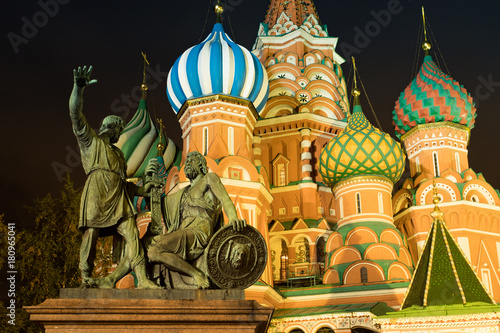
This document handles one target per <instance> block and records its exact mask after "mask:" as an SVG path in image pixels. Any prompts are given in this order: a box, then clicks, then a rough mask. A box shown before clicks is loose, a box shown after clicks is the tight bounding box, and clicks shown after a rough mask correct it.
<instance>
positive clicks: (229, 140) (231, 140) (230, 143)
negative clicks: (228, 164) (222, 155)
mask: <svg viewBox="0 0 500 333" xmlns="http://www.w3.org/2000/svg"><path fill="white" fill-rule="evenodd" d="M227 150H228V153H229V155H234V128H232V127H229V128H228V129H227Z"/></svg>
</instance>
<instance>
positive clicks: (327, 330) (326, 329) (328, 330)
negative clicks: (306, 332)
mask: <svg viewBox="0 0 500 333" xmlns="http://www.w3.org/2000/svg"><path fill="white" fill-rule="evenodd" d="M316 333H335V331H334V330H332V329H331V328H330V327H321V328H320V329H319V330H317V331H316Z"/></svg>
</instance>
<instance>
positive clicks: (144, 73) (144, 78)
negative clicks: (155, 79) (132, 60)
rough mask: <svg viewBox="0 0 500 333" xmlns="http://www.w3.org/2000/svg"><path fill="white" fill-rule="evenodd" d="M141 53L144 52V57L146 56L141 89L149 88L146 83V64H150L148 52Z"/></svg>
mask: <svg viewBox="0 0 500 333" xmlns="http://www.w3.org/2000/svg"><path fill="white" fill-rule="evenodd" d="M141 54H142V57H143V58H144V69H143V71H142V85H141V89H142V90H148V86H147V85H146V66H149V61H148V58H147V57H146V54H145V53H144V52H141Z"/></svg>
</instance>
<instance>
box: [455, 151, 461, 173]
mask: <svg viewBox="0 0 500 333" xmlns="http://www.w3.org/2000/svg"><path fill="white" fill-rule="evenodd" d="M455 164H456V167H457V172H458V173H460V172H462V171H461V169H460V155H458V153H455Z"/></svg>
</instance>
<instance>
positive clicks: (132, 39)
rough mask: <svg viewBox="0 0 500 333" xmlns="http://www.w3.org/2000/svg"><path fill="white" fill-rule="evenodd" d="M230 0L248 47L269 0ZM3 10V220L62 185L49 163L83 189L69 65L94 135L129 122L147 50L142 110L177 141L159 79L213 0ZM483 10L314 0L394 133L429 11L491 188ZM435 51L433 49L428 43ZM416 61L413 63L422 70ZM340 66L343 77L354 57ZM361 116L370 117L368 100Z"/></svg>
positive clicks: (494, 151) (491, 66)
mask: <svg viewBox="0 0 500 333" xmlns="http://www.w3.org/2000/svg"><path fill="white" fill-rule="evenodd" d="M226 2H227V7H228V8H227V10H226V13H225V19H224V27H225V30H226V33H228V35H229V36H230V37H232V38H233V39H234V40H235V41H236V42H237V43H238V44H240V45H243V46H245V47H246V48H248V49H251V48H252V46H253V43H254V41H255V38H256V35H257V30H258V27H259V23H260V22H262V21H263V20H264V17H265V14H266V11H267V8H268V5H269V3H270V0H226ZM3 3H4V5H6V6H5V7H4V9H3V10H2V13H1V14H0V15H1V22H2V29H3V36H4V37H3V41H2V44H1V45H2V51H1V52H2V53H1V54H2V62H1V65H0V66H1V74H2V86H3V87H2V89H1V92H2V97H3V98H2V103H1V110H2V112H1V114H2V122H1V130H0V135H1V140H2V145H1V147H2V148H1V152H2V163H1V166H0V188H1V195H0V202H1V203H0V213H1V212H4V213H5V214H6V220H7V221H9V222H18V223H21V224H24V223H26V221H28V220H27V217H26V214H25V213H24V208H23V205H26V204H30V203H31V202H32V201H33V199H34V198H35V197H37V196H43V195H45V194H47V193H54V194H57V192H58V191H59V190H60V189H61V188H62V183H61V182H60V180H59V177H58V174H57V173H56V172H55V170H54V166H57V167H58V168H59V169H58V170H59V171H60V170H61V168H63V167H67V168H68V170H69V171H70V174H71V177H72V179H73V180H74V181H75V183H76V185H78V186H82V185H83V184H84V181H85V175H84V173H83V169H82V167H81V165H80V163H79V158H78V156H77V155H75V152H76V151H77V144H76V139H75V138H74V136H73V134H72V131H71V124H70V120H69V115H68V106H67V105H68V99H69V95H70V92H71V89H72V86H73V77H72V70H73V68H76V67H77V66H83V65H93V66H94V72H93V75H92V76H93V78H95V79H97V80H98V81H99V82H98V83H97V84H95V85H92V86H91V87H89V88H87V89H86V91H85V106H84V113H85V115H86V116H87V119H88V120H89V122H90V123H91V124H92V125H93V127H94V128H98V127H99V125H100V121H101V120H102V119H103V118H104V117H105V116H106V115H108V114H118V115H120V116H122V117H123V118H124V119H125V120H126V121H129V120H130V119H131V117H132V115H133V113H134V112H135V108H136V106H137V99H138V95H137V92H138V87H139V85H140V83H141V81H142V56H141V51H143V52H145V53H147V55H148V58H149V61H150V64H151V68H150V70H149V73H150V74H151V75H150V77H149V82H148V83H149V86H150V91H149V110H150V113H151V114H152V115H153V116H155V115H156V116H157V117H158V118H162V119H163V120H164V123H166V124H168V125H167V126H168V127H167V134H168V136H169V137H170V138H172V139H173V140H174V141H175V142H176V143H177V144H178V145H179V146H180V145H181V141H180V129H179V126H178V123H177V121H176V118H175V114H174V113H173V111H172V109H171V108H170V106H169V104H168V100H167V97H166V93H165V78H166V75H167V73H168V71H169V69H170V67H171V66H172V65H173V63H174V61H175V60H176V59H177V57H178V56H180V55H181V54H182V53H183V52H184V51H185V50H186V49H188V48H189V47H191V46H192V45H194V44H197V43H199V41H200V36H201V35H203V39H204V38H205V37H206V36H207V35H208V34H209V33H210V31H211V29H212V26H213V23H214V14H213V11H212V9H210V13H209V14H208V16H207V11H208V8H209V4H210V1H208V0H206V1H205V0H204V1H194V0H191V1H172V0H169V1H147V0H143V1H123V0H122V1H116V0H107V1H94V0H90V1H83V0H59V1H56V0H41V1H26V0H23V1H14V0H6V1H4V2H3ZM485 3H486V2H485ZM487 3H488V5H486V4H485V5H477V4H475V3H473V2H471V1H463V0H456V1H423V2H422V1H417V0H401V1H396V0H390V1H385V0H384V1H373V0H364V1H333V0H315V4H316V7H317V10H318V13H319V16H320V20H321V23H322V24H326V25H327V26H328V31H329V34H330V36H332V37H339V44H338V45H337V52H338V53H339V54H340V55H341V56H343V57H344V58H346V59H347V58H350V56H351V55H355V56H356V59H357V65H358V70H359V73H360V75H361V79H362V80H363V83H364V86H365V88H366V90H367V93H368V97H369V98H370V100H371V103H372V105H373V107H374V109H375V112H376V114H377V116H378V118H379V120H380V122H381V124H382V127H383V130H384V131H385V132H388V133H390V134H391V135H393V136H394V129H393V127H392V125H391V122H392V120H391V118H392V110H393V109H394V103H395V101H396V99H397V98H398V96H399V94H400V93H401V92H402V91H403V90H404V89H405V87H406V86H407V85H408V84H409V83H410V81H411V79H412V68H413V66H414V57H415V52H416V47H417V37H418V35H419V26H420V20H421V8H420V7H421V5H422V4H424V5H425V9H426V15H427V18H428V22H429V23H430V26H431V28H432V32H433V34H434V36H435V38H436V40H437V43H438V46H439V50H440V51H441V54H442V57H443V58H441V57H440V56H439V57H434V59H435V60H436V58H437V60H439V61H440V64H441V68H442V69H443V70H445V71H446V68H445V67H444V64H443V61H442V59H444V61H445V62H446V65H447V67H448V69H449V70H450V74H451V76H452V77H453V78H454V79H455V80H458V81H459V82H460V83H461V84H462V85H464V86H465V88H466V89H467V90H468V91H469V93H470V94H472V95H473V96H475V97H476V101H477V104H478V105H476V106H477V107H478V117H477V118H476V121H477V122H476V127H475V128H474V129H473V130H472V137H471V141H470V145H469V163H470V167H471V168H472V169H474V171H476V172H482V173H483V175H484V177H485V178H486V180H487V181H488V182H489V183H490V184H491V185H492V186H493V187H495V188H499V187H500V173H499V172H498V167H497V164H498V162H499V161H500V157H498V154H499V153H500V148H499V146H498V139H497V133H498V131H499V130H498V128H499V120H500V115H499V113H500V109H499V108H498V105H500V61H499V60H500V38H499V33H500V20H499V19H498V12H499V9H500V3H499V2H496V1H495V2H493V1H488V2H487ZM54 4H57V7H56V6H54ZM391 6H392V7H391ZM43 7H45V10H44V8H43ZM210 7H211V6H210ZM388 7H390V8H392V9H393V13H392V14H391V15H390V16H389V17H387V16H383V15H382V16H383V17H384V18H385V21H384V22H382V24H381V23H378V22H377V20H376V16H380V15H381V14H377V13H381V12H380V11H382V10H387V8H388ZM46 12H48V14H46ZM207 17H208V18H207ZM205 23H206V24H205ZM35 24H36V25H35ZM366 29H368V32H369V35H368V36H367V37H365V38H364V39H363V38H362V37H361V34H360V31H366ZM370 29H372V30H370ZM365 36H366V35H365ZM350 50H354V51H355V53H352V52H351V51H350ZM433 50H434V51H436V50H437V47H436V45H434V48H433ZM421 62H422V58H421V57H420V59H418V68H420V64H421ZM342 67H343V70H344V74H345V75H346V76H347V74H348V73H349V69H350V62H348V63H345V64H344V65H343V66H342ZM363 109H364V111H365V114H366V115H367V117H368V118H369V119H371V120H373V117H372V116H371V111H370V109H369V106H368V104H366V103H365V104H364V105H363ZM372 123H375V122H374V121H372Z"/></svg>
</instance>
